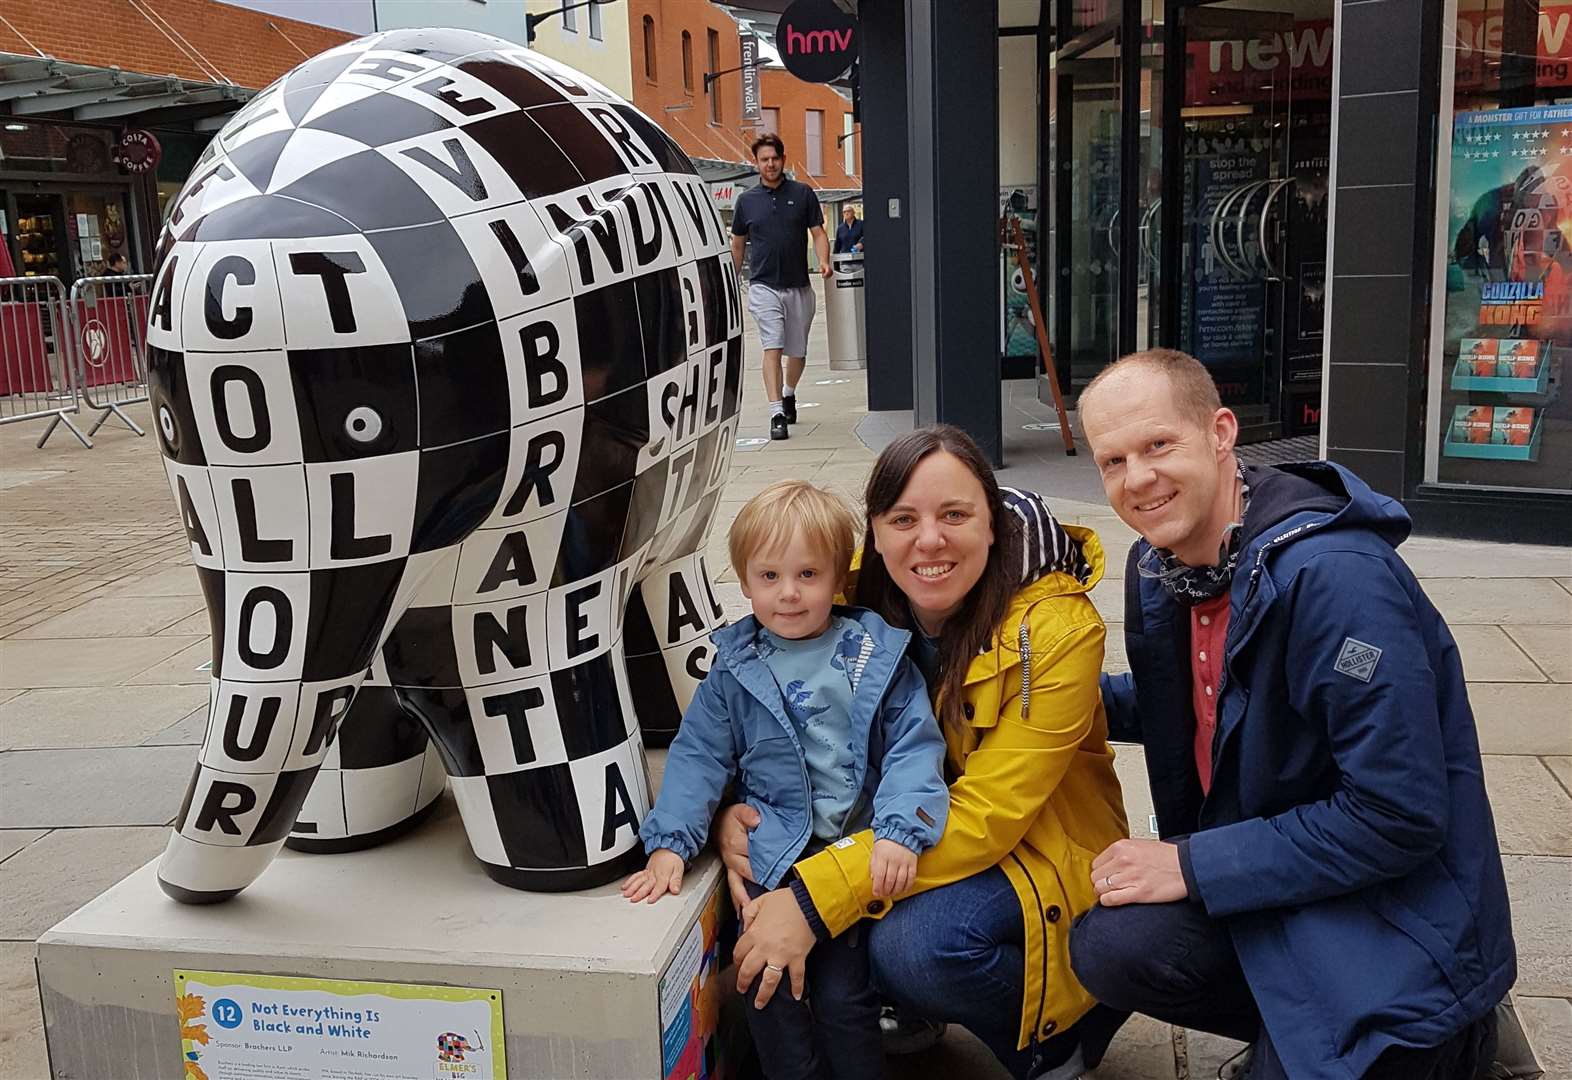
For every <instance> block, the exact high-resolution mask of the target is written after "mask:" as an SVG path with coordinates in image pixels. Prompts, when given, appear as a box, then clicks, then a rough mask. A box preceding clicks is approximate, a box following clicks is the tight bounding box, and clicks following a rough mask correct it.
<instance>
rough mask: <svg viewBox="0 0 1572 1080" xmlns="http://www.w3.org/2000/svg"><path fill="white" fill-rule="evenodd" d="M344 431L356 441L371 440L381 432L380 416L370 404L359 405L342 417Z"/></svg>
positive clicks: (365, 441)
mask: <svg viewBox="0 0 1572 1080" xmlns="http://www.w3.org/2000/svg"><path fill="white" fill-rule="evenodd" d="M344 431H345V433H347V434H348V435H349V437H350V438H351V439H354V440H355V441H356V442H363V443H368V442H373V441H375V440H376V437H377V436H378V435H381V434H382V417H380V416H378V415H377V410H375V409H373V408H372V407H371V406H369V405H361V406H359V407H357V408H354V409H351V410H349V415H348V416H346V417H344Z"/></svg>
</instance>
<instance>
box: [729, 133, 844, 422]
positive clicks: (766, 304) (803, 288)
mask: <svg viewBox="0 0 1572 1080" xmlns="http://www.w3.org/2000/svg"><path fill="white" fill-rule="evenodd" d="M753 163H754V165H755V166H757V168H758V170H759V186H758V187H755V188H749V189H748V190H747V191H745V192H743V193H742V195H741V196H739V197H738V199H737V208H736V210H735V211H733V213H732V222H731V232H732V237H731V259H732V262H733V263H734V264H736V267H737V273H738V276H739V277H740V276H741V274H742V254H743V250H744V248H745V247H746V246H748V245H749V244H750V243H751V244H752V247H753V255H752V258H751V259H750V267H749V270H750V273H749V277H748V311H749V313H750V314H751V315H752V316H753V321H754V323H755V324H756V325H757V326H758V328H759V340H760V343H761V344H763V346H764V396H765V398H766V399H767V400H768V401H769V403H770V438H772V439H784V438H786V436H787V429H786V426H787V425H788V424H794V423H796V422H797V396H796V393H797V380H798V379H800V378H802V369H803V367H804V366H805V365H806V364H807V362H808V361H807V357H808V329H809V328H810V327H811V326H812V325H813V313H814V309H815V308H816V307H817V303H816V301H815V300H814V296H813V286H812V285H809V284H808V236H809V234H810V233H811V234H812V236H813V249H814V251H815V253H816V254H817V255H818V257H819V274H820V275H821V276H823V277H829V276H830V241H829V237H827V236H826V235H825V234H824V211H823V210H821V209H820V208H819V197H818V196H817V195H815V194H814V193H813V189H812V188H810V187H809V186H808V185H807V184H802V183H798V182H797V181H796V180H789V179H787V178H786V173H785V168H786V145H785V144H784V143H783V142H781V137H780V136H779V135H776V134H774V133H773V132H772V133H769V134H765V135H760V136H759V137H758V138H757V139H754V140H753ZM782 354H784V355H785V357H786V378H785V385H784V386H783V385H782V382H781V356H782Z"/></svg>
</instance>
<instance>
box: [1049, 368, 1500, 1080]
mask: <svg viewBox="0 0 1572 1080" xmlns="http://www.w3.org/2000/svg"><path fill="white" fill-rule="evenodd" d="M1080 412H1081V421H1082V424H1083V426H1084V430H1085V433H1086V440H1087V442H1088V443H1089V444H1090V446H1091V450H1092V456H1093V460H1094V461H1095V463H1096V464H1097V467H1098V470H1099V471H1100V472H1101V474H1102V479H1103V486H1104V489H1105V490H1106V492H1107V494H1108V501H1109V503H1110V504H1111V505H1112V506H1113V508H1114V510H1115V511H1116V512H1117V513H1118V515H1119V517H1120V518H1121V519H1122V520H1123V521H1124V522H1125V523H1126V524H1128V525H1129V526H1130V527H1131V528H1133V529H1135V530H1136V531H1137V532H1138V533H1140V534H1141V537H1142V539H1141V540H1139V541H1137V542H1136V544H1135V545H1134V546H1133V547H1132V549H1131V552H1130V557H1129V561H1128V564H1127V566H1126V570H1125V575H1124V585H1125V642H1126V647H1127V649H1128V652H1129V658H1130V668H1131V671H1130V674H1128V675H1122V676H1119V677H1109V676H1104V679H1103V699H1104V703H1105V705H1106V706H1107V710H1108V720H1109V730H1110V737H1111V738H1113V739H1117V740H1128V741H1137V742H1144V743H1145V745H1146V765H1147V774H1148V778H1149V780H1150V782H1151V786H1152V796H1153V801H1154V803H1155V805H1156V809H1157V828H1158V833H1159V835H1160V836H1161V837H1162V839H1161V840H1121V841H1119V842H1118V843H1116V844H1114V845H1112V846H1111V847H1109V848H1108V849H1107V850H1106V851H1104V852H1102V853H1101V854H1100V855H1098V856H1097V858H1096V859H1095V860H1094V861H1093V862H1092V878H1093V882H1094V886H1095V888H1096V890H1097V892H1098V895H1099V901H1100V904H1101V905H1102V906H1100V907H1098V908H1094V909H1093V910H1092V911H1091V912H1089V913H1088V914H1087V915H1086V916H1085V917H1084V918H1083V919H1082V920H1081V921H1080V923H1079V924H1078V925H1077V926H1076V927H1075V929H1074V931H1073V933H1072V935H1071V942H1070V952H1071V965H1072V967H1073V969H1074V970H1075V973H1076V975H1077V976H1078V977H1079V978H1080V980H1081V982H1082V983H1083V984H1084V985H1085V986H1086V988H1087V989H1088V990H1090V991H1091V992H1092V993H1093V994H1094V995H1096V996H1097V997H1098V998H1099V999H1101V1000H1102V1001H1104V1002H1106V1003H1108V1004H1110V1005H1112V1006H1115V1007H1117V1008H1121V1009H1129V1010H1132V1011H1139V1012H1143V1013H1147V1014H1148V1015H1151V1016H1154V1017H1157V1018H1158V1019H1160V1020H1164V1021H1167V1022H1169V1023H1174V1024H1182V1025H1184V1026H1187V1027H1192V1028H1197V1029H1200V1030H1204V1031H1211V1032H1214V1033H1216V1034H1220V1035H1225V1036H1228V1037H1230V1038H1235V1039H1241V1040H1246V1041H1250V1042H1253V1043H1254V1046H1253V1047H1252V1053H1251V1060H1250V1064H1249V1065H1248V1067H1247V1068H1248V1071H1247V1073H1246V1074H1245V1075H1247V1076H1248V1077H1249V1078H1250V1080H1279V1078H1282V1077H1285V1076H1292V1077H1294V1080H1323V1078H1325V1080H1331V1078H1334V1077H1335V1078H1338V1080H1349V1078H1354V1077H1365V1078H1376V1077H1380V1078H1397V1077H1401V1078H1404V1080H1454V1078H1456V1080H1465V1078H1466V1080H1472V1078H1473V1076H1474V1071H1475V1069H1476V1068H1479V1067H1482V1066H1488V1065H1489V1063H1490V1061H1491V1056H1492V1054H1493V1053H1494V1047H1495V1042H1496V1029H1495V1018H1494V1011H1493V1010H1494V1006H1496V1005H1497V1003H1499V1002H1500V1001H1502V999H1503V998H1504V997H1505V995H1506V992H1507V989H1508V988H1509V987H1510V986H1511V985H1512V983H1513V981H1514V979H1515V978H1516V973H1517V964H1516V950H1515V949H1514V947H1513V942H1512V927H1511V921H1510V917H1509V913H1508V908H1507V895H1506V885H1505V881H1504V879H1503V876H1502V870H1501V858H1500V853H1499V850H1498V847H1497V843H1496V834H1495V826H1494V824H1493V822H1492V820H1491V814H1490V803H1489V800H1488V799H1487V798H1486V795H1485V786H1484V780H1483V774H1482V770H1481V765H1480V760H1479V742H1478V738H1477V735H1476V733H1475V729H1474V718H1473V714H1472V713H1471V711H1470V709H1469V704H1468V696H1467V692H1466V690H1465V688H1464V685H1463V668H1462V664H1461V662H1460V660H1459V658H1458V650H1457V645H1456V643H1455V642H1454V641H1453V640H1452V636H1451V634H1450V633H1449V632H1448V630H1447V627H1446V624H1445V622H1444V621H1443V620H1442V618H1441V616H1440V614H1438V613H1437V611H1436V609H1435V608H1434V607H1433V606H1432V605H1431V603H1430V601H1429V600H1428V599H1427V598H1426V597H1425V594H1424V592H1423V590H1421V589H1420V587H1419V583H1418V582H1417V581H1416V580H1415V578H1414V575H1413V573H1412V572H1411V571H1410V570H1409V568H1408V567H1407V565H1406V564H1405V563H1404V562H1403V560H1402V559H1401V558H1400V557H1399V556H1398V554H1397V552H1396V551H1395V550H1394V548H1395V547H1396V545H1398V544H1399V543H1401V542H1402V541H1403V540H1404V539H1405V538H1406V537H1407V535H1408V530H1409V521H1408V515H1407V514H1405V513H1404V512H1403V509H1402V508H1401V507H1400V506H1399V505H1398V504H1397V503H1396V502H1394V501H1393V500H1391V499H1389V498H1386V497H1384V496H1381V495H1377V494H1376V493H1374V492H1373V491H1371V490H1370V488H1368V487H1367V486H1365V484H1364V483H1362V482H1361V481H1360V480H1359V479H1358V478H1357V477H1356V476H1354V475H1353V474H1352V473H1350V472H1348V471H1347V470H1346V469H1343V468H1341V467H1339V466H1337V465H1333V464H1331V463H1328V462H1324V461H1318V462H1309V463H1305V464H1298V465H1284V466H1279V467H1275V468H1269V467H1264V466H1263V467H1242V466H1241V465H1240V463H1239V460H1238V458H1237V457H1235V455H1234V440H1235V437H1236V436H1237V434H1238V429H1239V425H1238V420H1237V419H1236V418H1235V416H1234V414H1233V413H1232V412H1231V411H1229V410H1228V409H1225V408H1223V407H1222V406H1221V404H1220V402H1219V400H1218V396H1217V388H1216V386H1215V385H1214V384H1213V382H1212V379H1211V376H1210V375H1209V374H1208V373H1207V371H1206V369H1205V368H1204V367H1202V366H1201V364H1200V363H1199V362H1198V361H1196V360H1195V359H1193V358H1192V357H1189V356H1186V355H1185V354H1183V353H1179V352H1173V351H1170V350H1154V351H1151V352H1146V353H1137V354H1135V355H1133V356H1129V357H1126V358H1125V359H1123V360H1121V361H1119V362H1118V363H1117V364H1114V365H1112V366H1111V367H1109V368H1108V369H1107V370H1106V371H1104V372H1103V373H1102V374H1101V375H1099V376H1098V377H1097V378H1096V379H1095V380H1093V382H1092V383H1091V385H1089V386H1088V387H1087V388H1086V390H1085V391H1084V392H1083V393H1082V395H1081V404H1080Z"/></svg>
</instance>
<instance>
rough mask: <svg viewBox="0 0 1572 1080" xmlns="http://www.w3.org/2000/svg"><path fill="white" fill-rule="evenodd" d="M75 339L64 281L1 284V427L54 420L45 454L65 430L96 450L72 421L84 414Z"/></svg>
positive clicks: (14, 280) (16, 279)
mask: <svg viewBox="0 0 1572 1080" xmlns="http://www.w3.org/2000/svg"><path fill="white" fill-rule="evenodd" d="M71 339H72V333H71V319H70V315H69V312H68V311H67V308H66V295H65V287H64V286H63V285H61V284H60V279H59V278H53V277H10V278H0V424H15V423H20V422H21V421H24V420H43V419H45V418H46V417H47V418H50V419H49V427H47V428H46V429H44V434H43V436H42V437H41V438H39V440H38V446H39V447H40V448H42V447H43V445H44V444H45V443H46V442H48V441H49V436H50V435H52V434H54V431H55V428H57V427H59V426H60V425H61V424H64V425H65V426H66V427H67V428H69V429H70V431H71V434H73V435H75V436H76V437H77V438H78V439H79V440H80V441H81V443H82V445H83V446H85V447H87V448H88V449H92V447H93V444H92V442H91V441H90V440H89V439H88V437H87V436H86V435H83V434H82V432H81V429H79V428H78V427H77V426H76V424H74V423H72V421H71V416H72V415H73V414H75V413H76V412H77V411H78V410H79V409H80V408H81V405H80V403H79V402H78V400H77V384H76V368H75V365H74V364H73V363H72V348H71Z"/></svg>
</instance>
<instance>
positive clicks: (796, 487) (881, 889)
mask: <svg viewBox="0 0 1572 1080" xmlns="http://www.w3.org/2000/svg"><path fill="white" fill-rule="evenodd" d="M855 537H856V524H855V522H854V520H853V518H852V515H851V512H850V511H848V510H847V509H846V507H845V505H844V504H843V503H841V501H840V500H839V499H837V498H835V497H834V496H833V495H830V494H828V493H827V492H824V491H821V490H819V489H818V488H816V487H814V486H813V485H811V484H806V483H803V482H801V481H797V480H788V481H784V482H782V483H779V484H775V485H773V486H771V487H769V488H766V489H765V490H764V491H762V492H760V493H759V494H758V495H756V496H755V497H754V498H752V499H751V500H749V502H748V504H747V505H746V506H744V507H743V508H742V512H741V513H739V514H738V515H737V519H736V521H735V522H734V523H733V524H732V527H731V533H730V536H729V546H730V549H731V562H732V566H733V567H735V568H736V571H737V577H738V579H739V580H740V581H741V582H742V592H743V595H744V596H746V597H747V598H748V599H749V600H750V601H752V603H753V615H752V616H751V617H749V618H746V619H743V620H742V621H741V622H739V623H737V624H736V625H734V626H729V627H726V628H724V629H722V630H718V631H716V632H715V634H714V635H713V636H712V640H713V641H714V642H715V646H716V649H717V655H716V658H715V662H714V664H713V666H712V667H711V669H710V673H709V675H708V676H707V677H706V678H705V680H704V682H703V683H702V684H700V686H699V689H698V691H697V693H695V694H694V697H693V703H692V704H691V705H689V706H688V711H687V713H686V714H685V715H684V716H683V718H682V727H681V728H680V729H679V730H678V732H677V738H676V740H675V741H674V742H673V743H672V744H671V752H670V754H669V755H668V757H667V759H666V775H665V780H664V782H663V784H662V787H661V792H660V797H659V798H658V799H656V801H655V808H654V809H653V810H652V811H651V812H650V815H649V817H648V818H647V819H645V822H644V827H643V828H642V829H641V830H640V836H641V837H642V838H643V840H644V849H645V850H646V851H648V852H649V853H650V860H649V865H648V867H647V868H645V869H644V870H641V871H640V872H638V873H637V874H634V875H633V876H631V877H630V878H628V880H627V881H626V882H625V883H624V884H623V887H622V892H623V895H624V896H626V897H627V898H628V899H629V900H632V901H635V902H636V901H639V900H645V899H647V900H648V901H650V902H652V903H653V902H654V901H655V900H658V899H659V898H660V897H661V896H662V895H664V894H665V893H667V892H670V893H673V894H675V893H676V892H677V890H678V888H679V887H680V886H681V884H682V872H683V869H684V866H685V865H686V862H687V860H689V859H691V858H693V856H694V855H696V854H697V853H698V851H699V849H700V848H702V847H703V846H704V841H705V839H706V837H707V835H708V833H709V827H710V820H711V819H712V818H713V817H714V814H715V807H716V805H717V804H718V803H719V802H720V800H721V795H722V793H723V792H724V791H725V790H726V787H727V785H728V784H733V782H734V781H735V784H734V787H733V792H734V794H735V796H736V798H738V799H739V800H741V801H744V802H746V803H747V804H748V805H749V806H751V807H753V808H754V809H755V810H757V811H758V812H759V816H760V822H759V825H758V827H757V828H756V829H754V830H753V833H752V834H751V836H750V837H749V839H748V857H749V859H750V861H751V862H752V864H753V880H754V882H755V883H756V884H754V885H752V886H750V888H749V893H750V895H753V896H761V895H763V893H764V892H765V891H766V890H769V889H773V888H776V887H777V886H778V885H780V883H781V881H782V879H783V878H785V877H786V875H787V874H788V873H789V872H790V870H791V867H792V864H793V863H794V862H796V861H797V859H799V858H800V857H802V856H803V855H807V854H812V853H813V852H815V851H818V850H820V849H822V848H823V847H825V846H826V845H828V844H832V843H834V842H835V841H836V840H838V839H840V838H841V837H843V836H847V835H850V834H851V833H854V832H857V831H859V830H861V829H865V828H867V827H868V826H869V825H870V824H871V825H872V827H873V830H874V835H875V837H876V840H875V843H874V845H873V855H872V860H873V862H872V873H873V880H874V889H875V894H876V895H880V896H886V895H895V894H898V893H901V892H904V891H905V890H906V889H908V888H910V887H911V884H912V882H913V880H915V878H916V873H917V856H918V855H919V854H921V853H922V852H923V851H926V850H927V849H928V848H930V847H932V846H933V844H934V843H935V842H936V841H937V840H938V838H939V834H940V833H941V832H943V831H944V819H945V817H946V815H947V814H948V813H949V792H948V790H947V788H946V787H945V783H944V776H943V763H944V739H943V737H942V736H941V735H940V733H939V725H938V722H937V721H936V720H935V719H934V715H933V708H932V706H931V705H930V704H929V702H928V688H927V686H926V685H925V684H924V683H923V680H922V676H921V675H920V674H918V672H917V668H916V667H915V665H913V664H912V662H911V661H910V660H908V659H906V655H905V654H906V646H907V643H908V641H909V640H910V637H911V635H910V634H909V633H908V632H907V631H905V630H897V629H895V628H893V627H891V626H890V625H889V624H888V623H886V622H884V620H882V619H880V618H879V617H878V616H877V615H875V614H874V613H873V612H871V611H866V610H863V609H859V608H847V607H835V606H834V598H835V595H836V594H837V593H838V592H840V591H841V589H842V588H843V587H844V585H845V583H846V575H847V571H848V569H849V568H850V565H851V557H852V547H853V545H854V543H855ZM807 991H808V992H807V994H806V996H805V997H804V999H803V1000H801V1001H797V1000H794V999H793V998H792V997H791V995H790V994H786V993H777V994H776V995H775V996H774V997H773V998H771V999H770V1001H769V1003H768V1004H767V1005H766V1006H765V1007H764V1008H763V1009H757V1008H750V1009H748V1010H747V1011H748V1022H749V1026H750V1027H751V1029H752V1032H753V1040H754V1044H755V1045H756V1047H757V1048H758V1051H759V1060H760V1061H761V1062H763V1065H764V1071H765V1073H766V1074H767V1075H768V1076H769V1077H770V1080H788V1078H797V1077H820V1076H830V1075H832V1073H833V1075H835V1076H847V1077H853V1076H855V1077H863V1078H867V1077H877V1076H882V1075H883V1074H884V1072H883V1070H884V1065H883V1061H884V1058H883V1050H882V1047H881V1045H880V1036H879V1002H878V999H877V997H876V996H875V994H874V992H873V988H872V985H871V983H870V981H869V974H868V959H867V953H866V950H865V949H864V948H863V947H862V941H861V938H860V935H859V933H858V932H857V930H856V929H853V930H851V931H848V932H847V933H845V934H843V935H841V937H839V938H835V939H833V940H830V941H826V942H823V943H821V944H820V945H819V946H817V947H816V948H815V949H814V951H813V955H812V956H811V957H810V958H809V961H808V970H807ZM754 992H755V993H756V992H757V987H755V989H754Z"/></svg>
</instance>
